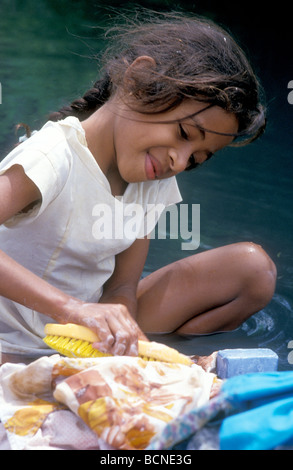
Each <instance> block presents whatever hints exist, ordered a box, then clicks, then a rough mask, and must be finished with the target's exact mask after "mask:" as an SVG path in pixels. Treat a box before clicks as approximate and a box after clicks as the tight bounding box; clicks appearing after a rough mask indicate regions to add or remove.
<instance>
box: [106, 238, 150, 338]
mask: <svg viewBox="0 0 293 470" xmlns="http://www.w3.org/2000/svg"><path fill="white" fill-rule="evenodd" d="M149 242H150V240H149V239H147V238H143V239H138V240H136V241H135V242H134V243H133V244H132V245H131V246H130V248H128V250H125V251H123V252H122V253H120V254H119V255H117V256H116V263H115V270H114V273H113V275H112V276H111V278H110V279H109V280H108V281H107V282H106V284H105V285H104V291H103V295H102V297H101V299H100V302H103V303H104V302H106V303H120V304H122V305H125V306H126V307H127V309H128V311H129V312H130V314H131V315H132V317H133V318H134V319H136V313H137V312H136V311H137V285H138V282H139V280H140V277H141V273H142V270H143V267H144V264H145V261H146V257H147V254H148V250H149ZM139 337H140V338H143V339H147V338H146V337H145V335H144V334H143V333H142V332H141V331H140V336H139Z"/></svg>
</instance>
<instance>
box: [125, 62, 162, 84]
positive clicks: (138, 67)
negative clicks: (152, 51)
mask: <svg viewBox="0 0 293 470" xmlns="http://www.w3.org/2000/svg"><path fill="white" fill-rule="evenodd" d="M155 67H156V61H155V60H154V59H153V58H152V57H150V56H147V55H142V56H139V57H137V58H136V59H135V60H134V61H133V62H132V64H130V65H129V66H128V68H127V70H126V71H125V75H124V85H125V86H126V89H129V90H131V88H132V87H133V85H134V84H135V79H134V77H135V75H137V74H136V72H137V73H139V72H143V71H144V70H146V69H150V68H155Z"/></svg>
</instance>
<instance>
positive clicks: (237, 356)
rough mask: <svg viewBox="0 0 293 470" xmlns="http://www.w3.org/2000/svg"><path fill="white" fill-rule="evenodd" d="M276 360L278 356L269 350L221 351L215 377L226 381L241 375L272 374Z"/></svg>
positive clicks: (275, 366)
mask: <svg viewBox="0 0 293 470" xmlns="http://www.w3.org/2000/svg"><path fill="white" fill-rule="evenodd" d="M278 360H279V358H278V355H277V354H276V353H275V352H273V351H272V350H271V349H262V348H258V349H223V350H222V351H219V352H218V355H217V361H216V371H217V376H218V377H219V378H220V379H228V378H230V377H234V376H235V375H241V374H250V373H255V372H274V371H276V370H277V368H278Z"/></svg>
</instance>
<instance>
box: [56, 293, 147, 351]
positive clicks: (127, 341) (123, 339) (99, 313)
mask: <svg viewBox="0 0 293 470" xmlns="http://www.w3.org/2000/svg"><path fill="white" fill-rule="evenodd" d="M70 311H71V313H70V314H69V315H66V317H65V316H64V317H63V318H60V322H61V323H75V324H78V325H83V326H86V327H88V328H90V329H91V330H92V331H94V333H96V335H97V336H98V337H99V339H100V341H98V342H96V343H94V344H93V347H94V348H96V349H98V350H99V351H101V352H103V353H110V354H112V355H115V356H117V355H118V356H122V355H125V356H137V355H138V339H139V338H140V339H144V340H147V338H146V337H145V335H144V334H143V332H142V331H141V330H140V328H139V327H138V325H137V323H136V321H135V320H134V319H133V317H132V316H131V315H130V313H129V311H128V309H127V308H126V307H125V305H122V304H104V303H100V304H99V303H83V302H75V301H73V305H70Z"/></svg>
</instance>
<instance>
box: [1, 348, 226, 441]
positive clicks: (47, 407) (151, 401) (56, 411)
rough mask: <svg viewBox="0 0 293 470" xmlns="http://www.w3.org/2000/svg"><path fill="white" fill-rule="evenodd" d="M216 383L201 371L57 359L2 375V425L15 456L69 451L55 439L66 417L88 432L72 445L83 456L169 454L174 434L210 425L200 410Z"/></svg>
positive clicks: (6, 368)
mask: <svg viewBox="0 0 293 470" xmlns="http://www.w3.org/2000/svg"><path fill="white" fill-rule="evenodd" d="M216 380H217V379H216V376H215V375H214V374H213V373H210V372H205V371H204V370H203V368H202V367H200V366H199V365H197V364H194V365H192V366H191V367H189V366H185V365H181V364H168V363H164V362H159V361H144V360H142V359H140V358H137V357H135V358H134V357H101V358H94V359H75V358H74V359H71V358H63V357H60V356H59V355H57V354H56V355H54V356H51V357H43V358H41V359H38V360H37V361H35V362H33V363H31V364H30V365H27V366H26V365H22V364H9V363H8V364H4V365H3V366H2V367H1V368H0V420H1V422H2V425H3V426H4V428H5V430H6V433H7V438H8V440H9V444H10V446H11V448H12V449H25V448H50V446H51V445H52V442H53V441H54V446H55V448H62V439H63V440H64V436H62V435H60V439H59V442H57V441H58V439H57V438H56V426H55V431H52V430H51V431H50V432H49V431H48V426H49V424H50V422H51V421H52V422H53V420H52V419H51V418H52V417H53V416H54V418H55V421H56V419H58V418H57V417H59V416H60V417H61V416H62V417H63V418H62V419H63V420H64V417H66V416H67V418H66V420H68V419H69V421H70V420H71V421H72V422H75V425H77V426H79V429H82V430H83V433H79V434H78V433H77V435H76V441H75V442H74V444H73V443H72V442H71V446H72V447H73V448H76V449H83V448H88V447H89V446H91V448H104V449H105V448H106V449H128V450H139V449H146V448H168V445H169V443H170V442H169V441H170V439H171V440H172V439H173V438H174V430H175V433H179V434H181V436H183V435H185V434H184V433H186V432H187V431H186V430H187V428H188V427H189V426H194V425H195V422H196V423H198V424H197V425H198V426H199V425H200V423H204V422H205V420H206V419H207V418H208V416H203V415H202V414H201V413H199V415H197V412H196V410H200V409H204V406H205V405H206V404H207V403H211V402H212V400H210V395H211V390H212V388H213V384H214V383H215V381H216ZM192 410H193V411H194V412H195V414H194V417H193V415H192V413H191V412H192ZM190 413H191V414H190ZM209 413H210V411H209ZM196 415H197V416H196ZM69 416H70V418H69ZM184 416H189V418H188V420H187V421H186V420H185V418H184ZM180 417H182V418H183V419H182V420H180ZM50 420H51V421H50ZM66 420H65V421H66ZM176 420H177V421H176ZM65 421H63V427H64V429H65V428H66V422H65ZM172 423H174V425H173V424H172ZM52 426H53V425H52ZM174 426H175V427H174ZM175 428H176V429H175ZM59 432H60V433H61V429H60V430H59ZM164 432H165V434H164ZM54 433H55V435H54V436H53V435H52V434H54ZM87 433H88V436H87V439H86V440H85V439H84V435H86V434H87ZM61 434H62V433H61ZM73 434H74V433H73ZM48 436H49V437H48ZM50 436H51V437H50ZM166 436H167V440H166ZM168 436H171V437H170V439H169V440H168ZM172 436H173V437H172ZM173 441H174V439H173ZM89 442H90V443H91V444H89ZM162 446H163V447H162ZM63 448H67V447H66V445H64V447H63Z"/></svg>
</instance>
